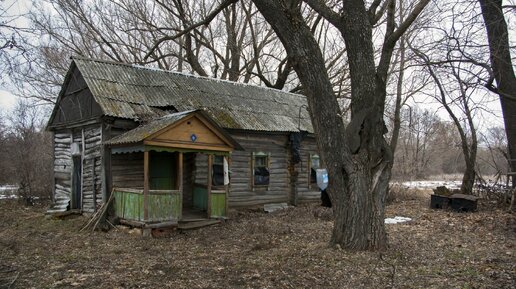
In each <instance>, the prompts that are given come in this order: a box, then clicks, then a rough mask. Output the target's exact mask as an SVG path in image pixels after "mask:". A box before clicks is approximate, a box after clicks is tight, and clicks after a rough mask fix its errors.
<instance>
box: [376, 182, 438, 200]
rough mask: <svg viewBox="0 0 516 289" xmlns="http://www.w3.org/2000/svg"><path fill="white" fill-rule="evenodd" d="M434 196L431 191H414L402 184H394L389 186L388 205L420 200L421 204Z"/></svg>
mask: <svg viewBox="0 0 516 289" xmlns="http://www.w3.org/2000/svg"><path fill="white" fill-rule="evenodd" d="M431 194H432V190H430V189H413V188H407V187H405V186H402V185H400V184H393V185H390V186H389V191H388V193H387V198H386V201H387V204H393V203H401V202H405V201H415V200H419V201H421V202H423V201H425V200H428V198H429V196H430V195H431Z"/></svg>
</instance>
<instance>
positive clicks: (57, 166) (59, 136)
mask: <svg viewBox="0 0 516 289" xmlns="http://www.w3.org/2000/svg"><path fill="white" fill-rule="evenodd" d="M53 135H54V202H55V204H56V207H58V208H59V209H62V210H66V208H67V207H68V202H69V201H70V198H71V194H72V155H71V153H70V145H71V144H72V135H71V133H70V132H69V131H66V130H60V131H55V132H54V133H53Z"/></svg>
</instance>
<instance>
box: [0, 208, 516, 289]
mask: <svg viewBox="0 0 516 289" xmlns="http://www.w3.org/2000/svg"><path fill="white" fill-rule="evenodd" d="M394 216H404V217H410V218H412V219H413V221H412V222H409V223H405V224H396V225H387V231H388V234H389V244H390V245H389V249H388V250H387V251H385V252H383V253H372V252H359V253H356V252H347V251H345V250H339V249H338V248H330V247H329V246H328V240H329V238H330V234H331V229H332V221H331V211H329V210H328V209H324V208H321V207H318V206H317V205H316V204H308V205H302V206H299V207H296V208H292V209H287V210H283V211H280V212H275V213H272V214H266V213H263V212H258V211H239V212H234V213H233V214H232V218H231V219H230V220H228V221H227V222H225V223H223V224H219V225H215V226H212V227H207V228H203V229H199V230H194V231H185V232H175V233H174V234H172V235H171V236H169V237H163V238H143V237H141V236H138V235H136V234H131V233H130V231H129V230H126V229H117V230H111V231H109V232H107V233H106V232H94V233H79V232H78V228H80V227H81V225H83V224H84V223H85V222H86V221H87V218H86V217H82V216H77V217H73V218H68V219H65V220H57V219H46V218H45V217H44V208H25V207H22V206H20V205H18V204H17V203H16V202H14V201H12V200H2V201H0V217H1V219H0V220H1V221H0V288H71V287H75V288H164V287H165V288H516V262H515V261H516V260H515V256H514V255H515V250H514V248H515V245H516V238H515V237H516V221H515V217H514V215H511V214H508V213H506V212H504V211H501V210H496V209H487V208H485V207H483V206H482V207H481V208H480V210H479V212H476V213H453V212H449V211H441V210H431V209H429V208H428V200H424V201H423V200H406V201H401V202H398V203H396V204H393V205H389V206H388V207H387V217H394Z"/></svg>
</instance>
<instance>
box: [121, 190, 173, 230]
mask: <svg viewBox="0 0 516 289" xmlns="http://www.w3.org/2000/svg"><path fill="white" fill-rule="evenodd" d="M114 194H115V212H116V215H117V216H118V217H119V218H121V219H124V220H130V221H139V222H148V223H152V222H166V221H178V220H179V219H180V218H181V210H182V200H181V191H179V190H149V194H148V219H147V220H144V217H143V211H144V207H143V203H144V202H143V190H141V189H128V188H115V189H114Z"/></svg>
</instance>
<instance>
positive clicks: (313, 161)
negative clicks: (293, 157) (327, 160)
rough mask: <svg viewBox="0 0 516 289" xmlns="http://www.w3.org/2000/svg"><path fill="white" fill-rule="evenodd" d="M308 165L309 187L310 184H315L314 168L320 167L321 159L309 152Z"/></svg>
mask: <svg viewBox="0 0 516 289" xmlns="http://www.w3.org/2000/svg"><path fill="white" fill-rule="evenodd" d="M308 167H309V171H310V176H309V179H310V183H309V187H312V186H311V185H312V184H316V183H317V174H316V170H317V169H320V168H321V160H320V158H319V155H316V154H314V155H312V154H310V159H309V160H308Z"/></svg>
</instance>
